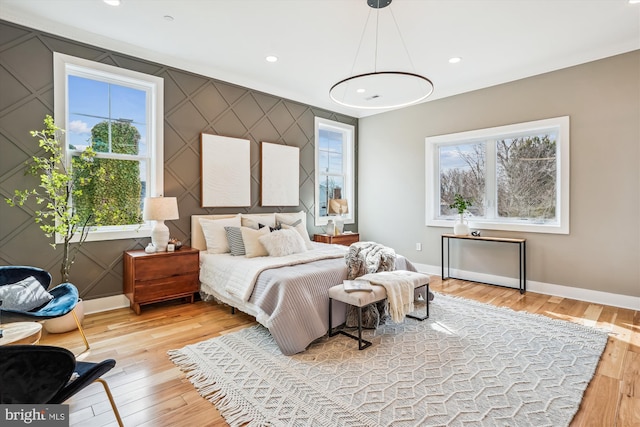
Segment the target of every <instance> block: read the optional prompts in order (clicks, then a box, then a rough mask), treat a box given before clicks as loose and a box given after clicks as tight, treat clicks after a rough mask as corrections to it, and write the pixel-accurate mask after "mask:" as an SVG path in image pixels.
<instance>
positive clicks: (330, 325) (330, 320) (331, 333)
mask: <svg viewBox="0 0 640 427" xmlns="http://www.w3.org/2000/svg"><path fill="white" fill-rule="evenodd" d="M332 303H333V298H329V332H328V335H329V336H330V337H332V336H333V335H334V334H333V322H332V320H333V319H332V316H333V314H332V313H333V309H332V305H333V304H332Z"/></svg>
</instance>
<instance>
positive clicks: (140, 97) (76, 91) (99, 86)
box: [66, 75, 147, 154]
mask: <svg viewBox="0 0 640 427" xmlns="http://www.w3.org/2000/svg"><path fill="white" fill-rule="evenodd" d="M68 78H69V80H68V87H67V90H68V97H69V101H68V107H69V117H68V125H67V129H66V132H67V142H68V143H69V144H72V145H74V146H76V147H77V148H80V147H82V146H86V145H87V143H88V140H89V139H90V137H91V128H92V127H93V126H95V125H96V124H97V123H100V122H102V121H104V120H107V119H111V120H119V119H123V120H127V121H131V122H132V125H134V126H135V127H136V128H137V129H138V132H140V136H141V138H140V141H139V142H140V154H144V152H145V151H143V150H146V146H147V145H146V124H145V117H146V93H145V91H143V90H139V89H134V88H130V87H126V86H121V85H117V84H110V83H106V82H102V81H97V80H92V79H86V78H83V77H78V76H73V75H70V76H69V77H68Z"/></svg>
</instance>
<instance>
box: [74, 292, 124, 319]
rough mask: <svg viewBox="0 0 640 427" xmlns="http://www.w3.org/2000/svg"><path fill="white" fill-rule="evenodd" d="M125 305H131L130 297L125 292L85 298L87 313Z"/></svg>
mask: <svg viewBox="0 0 640 427" xmlns="http://www.w3.org/2000/svg"><path fill="white" fill-rule="evenodd" d="M124 307H129V299H128V298H127V297H126V296H125V295H124V294H121V295H113V296H110V297H104V298H96V299H89V300H84V313H85V314H91V313H100V312H102V311H109V310H115V309H117V308H124Z"/></svg>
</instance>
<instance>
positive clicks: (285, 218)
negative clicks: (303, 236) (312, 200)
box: [276, 211, 307, 229]
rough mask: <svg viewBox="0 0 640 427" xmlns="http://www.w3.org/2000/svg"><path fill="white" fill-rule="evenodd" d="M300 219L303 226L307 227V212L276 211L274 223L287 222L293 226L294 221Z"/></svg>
mask: <svg viewBox="0 0 640 427" xmlns="http://www.w3.org/2000/svg"><path fill="white" fill-rule="evenodd" d="M298 220H300V222H301V223H302V225H303V226H304V228H305V229H306V228H307V214H306V212H305V211H300V212H295V213H276V224H287V225H291V226H295V222H296V221H298Z"/></svg>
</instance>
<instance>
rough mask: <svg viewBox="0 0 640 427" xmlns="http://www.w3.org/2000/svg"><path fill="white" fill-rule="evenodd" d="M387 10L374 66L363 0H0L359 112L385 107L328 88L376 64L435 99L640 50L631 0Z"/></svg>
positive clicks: (22, 18) (266, 87)
mask: <svg viewBox="0 0 640 427" xmlns="http://www.w3.org/2000/svg"><path fill="white" fill-rule="evenodd" d="M389 11H392V12H393V17H395V21H396V23H397V27H396V26H395V24H394V23H393V20H392V19H393V18H392V15H391V14H390V12H389ZM379 13H380V15H379V24H378V25H379V26H378V47H377V65H376V63H375V60H374V56H375V53H376V48H375V40H376V37H375V35H376V25H375V14H376V12H375V10H374V9H371V8H370V7H368V6H367V4H366V0H179V1H178V0H122V2H121V5H120V6H117V7H113V6H108V5H107V4H105V3H104V2H103V1H102V0H0V19H4V20H7V21H11V22H15V23H18V24H21V25H25V26H28V27H32V28H36V29H40V30H42V31H45V32H49V33H52V34H56V35H60V36H63V37H67V38H72V39H76V40H81V41H83V42H86V43H89V44H92V45H96V46H100V47H102V48H106V49H110V50H114V51H118V52H122V53H125V54H128V55H133V56H136V57H139V58H143V59H146V60H149V61H154V62H158V63H162V64H166V65H169V66H172V67H176V68H180V69H183V70H188V71H192V72H194V73H198V74H202V75H205V76H209V77H213V78H216V79H219V80H223V81H227V82H231V83H235V84H238V85H241V86H245V87H248V88H252V89H256V90H259V91H263V92H267V93H270V94H273V95H277V96H280V97H284V98H288V99H292V100H295V101H299V102H302V103H305V104H310V105H314V106H318V107H322V108H326V109H329V110H332V111H337V112H342V113H344V114H348V115H351V116H355V117H365V116H368V115H371V114H376V113H378V112H379V111H380V110H356V109H352V108H347V107H342V106H340V105H338V104H336V103H334V102H333V101H332V100H331V99H330V98H329V89H330V88H331V86H332V85H333V84H334V83H336V82H338V81H340V80H342V79H344V78H346V77H349V76H350V75H353V74H361V73H365V72H370V71H374V67H375V68H376V69H377V71H388V70H391V69H392V70H394V71H406V72H414V73H418V74H421V75H424V76H426V77H428V78H429V79H430V80H431V81H432V82H433V84H434V86H435V90H434V92H433V94H432V95H431V96H430V97H429V98H427V100H426V101H425V102H429V101H431V100H434V99H439V98H444V97H448V96H451V95H455V94H459V93H464V92H468V91H472V90H476V89H481V88H484V87H488V86H493V85H496V84H500V83H504V82H508V81H513V80H517V79H521V78H525V77H529V76H532V75H536V74H541V73H545V72H549V71H553V70H557V69H560V68H565V67H569V66H573V65H577V64H581V63H585V62H589V61H593V60H597V59H600V58H605V57H608V56H612V55H617V54H620V53H624V52H629V51H632V50H636V49H640V4H629V2H628V0H393V3H392V4H391V5H390V6H389V7H387V8H384V9H380V10H379ZM370 14H371V18H370V19H369V20H368V17H369V15H370ZM169 17H170V18H172V19H170V18H169ZM367 22H368V24H367ZM398 28H399V30H400V31H399V32H398ZM361 38H362V39H363V41H362V45H360V47H359V44H360V40H361ZM402 40H404V43H403V41H402ZM405 47H406V51H405ZM358 52H359V53H358ZM406 52H408V53H409V55H407V53H406ZM267 55H275V56H277V57H278V59H279V60H278V61H277V62H275V63H269V62H267V61H265V57H266V56H267ZM451 57H461V58H462V61H460V62H459V63H457V64H450V63H449V61H448V60H449V58H451Z"/></svg>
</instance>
